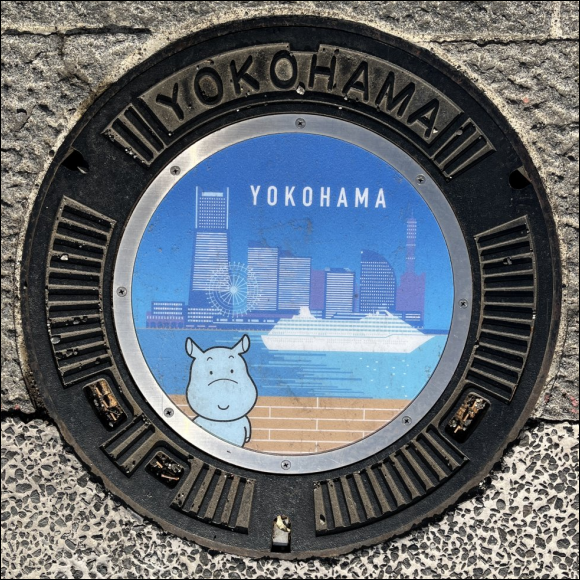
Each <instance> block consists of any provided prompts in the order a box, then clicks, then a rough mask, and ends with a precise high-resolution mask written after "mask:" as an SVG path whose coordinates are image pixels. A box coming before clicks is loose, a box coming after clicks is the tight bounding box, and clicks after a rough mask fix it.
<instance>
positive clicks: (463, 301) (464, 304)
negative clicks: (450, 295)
mask: <svg viewBox="0 0 580 580" xmlns="http://www.w3.org/2000/svg"><path fill="white" fill-rule="evenodd" d="M468 306H469V302H468V301H467V300H466V299H465V298H462V299H461V300H460V301H459V307H460V308H467V307H468Z"/></svg>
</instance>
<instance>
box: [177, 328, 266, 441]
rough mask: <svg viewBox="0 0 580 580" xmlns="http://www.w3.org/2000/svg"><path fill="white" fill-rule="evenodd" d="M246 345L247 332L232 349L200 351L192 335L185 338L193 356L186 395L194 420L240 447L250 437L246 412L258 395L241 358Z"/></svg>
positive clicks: (246, 349)
mask: <svg viewBox="0 0 580 580" xmlns="http://www.w3.org/2000/svg"><path fill="white" fill-rule="evenodd" d="M249 348H250V338H249V336H248V335H246V334H244V336H243V337H242V339H241V340H240V341H239V342H238V343H237V344H236V345H235V346H233V347H232V348H227V347H224V346H215V347H213V348H208V349H207V350H202V349H201V348H199V346H197V344H195V342H193V340H192V339H191V338H188V339H187V340H186V341H185V350H186V352H187V354H188V355H189V356H190V357H191V358H192V359H193V362H192V363H191V370H190V372H189V384H188V385H187V392H186V396H187V402H188V403H189V405H190V407H191V408H192V409H193V411H194V412H195V413H197V417H196V418H195V420H194V423H196V424H197V425H199V426H200V427H203V428H204V429H205V430H206V431H209V432H210V433H212V434H213V435H215V436H216V437H220V438H221V439H224V440H225V441H228V442H229V443H233V444H234V445H239V446H240V447H243V446H244V444H245V443H247V442H248V441H249V440H250V437H251V434H252V427H251V425H250V421H249V419H248V417H247V416H246V415H247V414H248V413H249V412H250V411H251V410H252V408H253V407H254V405H255V404H256V399H257V398H258V391H257V389H256V385H255V384H254V381H253V380H252V377H251V376H250V373H249V372H248V365H247V364H246V361H245V360H244V358H243V357H242V354H244V353H245V352H248V350H249Z"/></svg>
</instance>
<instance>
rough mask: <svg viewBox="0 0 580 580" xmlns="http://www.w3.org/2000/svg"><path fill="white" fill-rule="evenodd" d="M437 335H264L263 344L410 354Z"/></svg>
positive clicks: (316, 349) (304, 348) (314, 349)
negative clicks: (358, 336)
mask: <svg viewBox="0 0 580 580" xmlns="http://www.w3.org/2000/svg"><path fill="white" fill-rule="evenodd" d="M434 336H435V335H434V334H421V335H418V336H409V335H400V334H399V335H397V334H393V335H390V336H388V337H360V338H357V337H348V336H275V335H271V334H270V335H264V336H262V341H263V342H264V344H265V345H266V347H267V348H268V350H290V351H293V350H297V351H318V352H389V353H402V354H404V353H410V352H413V351H414V350H415V349H416V348H419V347H420V346H421V345H422V344H425V343H426V342H427V341H428V340H430V339H432V338H433V337H434Z"/></svg>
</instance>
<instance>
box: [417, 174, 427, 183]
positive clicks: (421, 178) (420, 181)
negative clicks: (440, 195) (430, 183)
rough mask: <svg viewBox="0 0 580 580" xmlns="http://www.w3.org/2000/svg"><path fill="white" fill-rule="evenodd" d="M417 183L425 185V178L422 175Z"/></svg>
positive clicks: (418, 177) (418, 176)
mask: <svg viewBox="0 0 580 580" xmlns="http://www.w3.org/2000/svg"><path fill="white" fill-rule="evenodd" d="M417 183H425V176H424V175H422V174H420V175H417Z"/></svg>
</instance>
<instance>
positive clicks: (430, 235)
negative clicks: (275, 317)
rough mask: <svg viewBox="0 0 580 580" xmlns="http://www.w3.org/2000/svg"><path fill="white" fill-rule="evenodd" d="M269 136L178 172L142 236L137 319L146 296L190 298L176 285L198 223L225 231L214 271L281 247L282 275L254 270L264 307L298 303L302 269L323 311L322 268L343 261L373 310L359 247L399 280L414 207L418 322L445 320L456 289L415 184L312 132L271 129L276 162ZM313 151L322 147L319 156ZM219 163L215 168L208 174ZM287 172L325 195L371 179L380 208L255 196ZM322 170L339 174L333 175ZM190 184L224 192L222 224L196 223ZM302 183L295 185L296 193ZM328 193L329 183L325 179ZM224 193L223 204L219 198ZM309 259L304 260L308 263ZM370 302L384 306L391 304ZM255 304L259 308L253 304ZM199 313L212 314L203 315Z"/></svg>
mask: <svg viewBox="0 0 580 580" xmlns="http://www.w3.org/2000/svg"><path fill="white" fill-rule="evenodd" d="M272 139H274V137H272ZM272 139H270V138H268V137H266V138H258V139H254V140H252V141H249V142H247V143H246V142H245V143H242V144H239V145H236V147H234V148H232V149H233V150H235V155H234V154H233V150H232V151H230V150H224V151H222V152H220V153H219V154H216V155H214V156H212V158H209V159H208V160H207V161H205V162H203V163H202V164H200V165H199V166H198V167H196V168H195V169H194V170H192V171H190V172H188V173H187V174H185V175H184V176H182V178H181V179H180V180H179V181H178V182H177V183H176V184H175V185H174V186H173V188H172V189H171V190H170V192H169V194H168V195H167V196H166V197H165V198H164V199H163V201H162V202H161V203H160V205H159V206H158V208H157V210H156V212H155V214H154V216H153V217H152V218H151V220H150V223H149V225H148V227H147V231H146V234H145V235H144V236H143V238H142V240H141V245H140V248H139V251H138V256H137V260H136V263H135V269H134V284H133V290H132V300H133V305H134V315H135V320H136V324H137V326H142V325H143V323H144V321H145V317H146V313H147V311H151V303H152V302H153V301H157V300H162V301H166V302H185V303H187V304H189V303H190V298H191V296H187V292H186V293H185V294H184V293H183V290H180V288H183V287H184V286H185V288H187V287H188V286H189V288H190V291H191V292H193V287H194V284H193V282H194V276H193V272H192V270H191V268H190V266H192V265H193V260H194V253H195V250H196V244H197V247H198V250H200V249H201V248H202V247H203V243H205V242H207V237H208V235H209V234H210V230H209V229H205V230H203V231H202V230H201V229H200V228H196V225H201V226H203V225H204V223H205V224H206V226H208V227H209V226H211V227H212V228H214V230H219V229H221V230H222V232H221V234H222V247H223V249H222V252H221V254H220V255H221V256H222V257H221V259H220V260H219V262H220V264H221V265H220V267H219V268H218V267H216V265H215V264H214V268H213V270H212V272H215V271H216V270H219V269H220V268H221V269H223V268H227V266H226V259H227V258H229V259H228V260H227V261H228V263H229V264H238V265H242V266H244V267H245V268H249V269H250V270H255V265H254V264H252V263H251V262H252V260H251V259H249V256H248V246H251V247H253V248H255V250H254V251H255V252H256V251H257V252H259V251H260V250H256V249H257V248H261V251H262V252H263V251H265V250H264V248H266V247H267V248H271V249H274V250H272V251H273V252H274V253H275V252H278V254H277V260H275V259H274V261H278V262H279V263H280V265H281V270H280V271H281V273H282V274H281V278H280V280H277V279H276V278H277V277H278V276H279V275H280V273H279V272H278V271H277V270H276V268H273V267H272V265H271V266H270V270H269V272H270V274H268V269H267V268H266V272H262V273H260V271H259V269H258V272H257V277H258V278H260V276H261V277H262V284H261V286H262V289H263V288H264V283H265V281H266V279H267V278H268V279H269V281H270V283H271V284H272V286H273V287H274V288H273V289H272V292H273V294H272V295H271V296H270V299H269V308H270V310H269V311H270V312H272V311H274V310H275V309H278V308H280V309H284V310H285V309H286V307H288V308H289V309H290V308H292V307H298V306H300V305H302V304H303V303H304V302H305V294H306V292H307V291H308V290H307V283H306V282H307V278H308V274H309V275H310V290H309V291H310V300H309V303H310V306H311V308H312V309H313V310H322V309H324V286H325V279H326V274H325V268H346V269H349V270H351V271H352V272H354V274H355V275H354V278H355V280H354V282H355V285H354V294H355V297H354V300H353V308H354V309H355V310H361V309H362V310H363V311H364V310H368V309H374V308H375V305H372V304H371V305H369V303H368V301H367V300H366V299H365V292H366V293H367V296H368V295H369V294H368V293H369V292H371V294H372V291H376V290H377V288H376V285H375V286H373V285H372V284H370V285H369V284H365V283H364V278H365V276H364V274H363V275H362V278H363V279H362V280H361V273H362V272H361V270H362V267H361V252H362V251H366V252H374V253H376V254H377V255H380V256H382V257H383V258H384V260H386V262H388V264H389V266H390V267H391V268H392V270H393V272H394V275H395V277H396V281H397V283H398V282H399V281H400V277H401V276H402V274H403V273H404V272H405V268H406V254H407V253H408V252H407V248H406V234H407V223H406V220H407V218H408V217H409V216H410V215H414V216H415V219H416V220H417V223H418V224H419V229H418V232H417V240H416V243H417V251H416V256H415V263H416V266H415V268H416V271H417V272H420V273H423V272H424V273H425V274H426V278H427V279H428V281H429V283H428V285H427V287H426V289H425V313H426V314H425V316H426V320H425V325H426V327H429V328H441V329H445V328H448V325H449V322H450V315H451V304H452V302H451V300H450V298H451V297H452V289H453V284H452V275H451V267H450V262H449V259H448V253H447V250H446V246H445V241H444V238H443V236H442V235H441V231H440V229H439V227H438V225H437V222H436V220H435V219H434V216H433V214H432V213H431V212H430V210H429V208H428V206H427V205H426V204H425V202H424V201H423V200H422V199H421V197H420V196H419V195H418V194H417V192H416V191H415V189H414V188H413V186H412V185H410V184H409V182H407V181H406V180H404V179H403V178H402V177H401V176H400V175H399V174H398V173H397V172H396V171H394V170H393V169H392V168H391V167H390V166H389V165H388V164H386V163H384V161H382V160H380V159H378V158H374V157H373V156H372V155H369V154H368V153H367V152H364V151H361V150H359V149H358V148H356V147H353V146H352V145H350V144H346V143H344V142H340V141H338V140H331V141H333V147H331V148H330V149H329V148H328V143H326V141H328V140H327V139H324V138H318V137H317V136H312V135H309V136H306V135H304V136H300V135H292V136H287V135H281V136H277V137H276V143H277V144H276V147H277V148H278V149H279V150H280V162H279V163H275V162H273V161H272V160H271V159H269V158H268V157H267V156H266V155H265V153H266V152H268V154H270V152H271V147H272V146H271V140H272ZM321 140H324V141H325V146H326V148H323V149H321V148H320V147H318V148H317V145H318V143H317V142H318V141H321ZM320 151H323V153H324V155H322V156H321V154H320ZM341 155H342V157H341ZM338 159H341V163H340V169H338V167H337V166H336V163H337V160H338ZM345 160H346V163H345ZM294 166H296V167H300V170H299V173H294V174H293V173H292V172H293V171H297V170H295V169H293V167H294ZM365 166H366V170H365V169H364V167H365ZM216 171H217V172H218V173H216V174H214V173H213V172H216ZM337 172H338V173H337ZM341 173H342V175H340V174H341ZM218 174H219V175H221V176H226V175H235V177H234V178H232V179H227V178H226V179H225V180H224V181H222V182H221V183H220V179H221V178H220V179H218V180H216V179H215V175H218ZM286 174H293V175H295V174H300V175H301V183H302V184H303V185H304V186H305V185H306V184H312V188H313V189H314V190H315V192H317V191H320V190H321V189H322V186H323V185H324V182H326V183H328V184H329V187H330V188H331V189H330V193H331V196H333V197H332V199H334V196H335V195H338V192H339V191H340V190H341V189H342V187H343V186H344V187H346V188H347V191H348V192H349V195H350V192H355V190H356V189H357V188H358V189H360V190H361V191H363V190H364V189H366V187H367V186H368V187H369V190H370V191H371V194H372V192H376V191H377V190H378V189H380V188H381V187H383V188H384V191H385V199H386V206H387V211H385V210H384V209H383V208H375V207H374V205H373V206H372V207H371V205H372V204H369V207H368V208H365V207H358V208H355V207H354V206H353V205H349V207H348V208H343V207H341V208H336V207H333V206H332V205H331V207H324V208H322V209H320V208H318V206H317V203H314V204H313V206H312V207H311V208H304V207H302V206H300V207H298V206H297V207H290V206H289V207H284V206H281V205H280V203H278V205H276V206H269V205H268V204H267V203H266V198H260V197H258V205H254V204H253V197H252V188H251V186H252V184H255V183H280V182H282V183H284V181H282V179H284V178H283V177H282V178H281V177H280V176H281V175H286ZM256 175H258V176H259V178H258V179H259V181H257V180H256ZM322 175H325V176H326V177H321V176H322ZM329 175H339V177H337V178H336V179H335V180H334V181H332V179H329V178H328V176H329ZM302 178H303V180H302ZM317 180H318V181H317ZM296 181H297V180H296V179H292V180H287V181H286V182H290V183H296ZM196 187H199V190H200V191H204V192H206V193H207V192H209V193H218V194H219V193H220V192H221V193H222V194H223V193H224V192H226V194H227V196H226V197H227V203H228V213H227V216H226V217H227V229H224V227H223V223H218V222H213V223H210V222H208V221H207V219H209V217H208V218H207V219H205V220H204V219H201V223H200V217H198V215H197V212H196ZM228 188H229V190H228ZM301 188H302V185H301V184H300V183H299V184H298V185H297V191H298V190H299V189H301ZM267 189H268V188H267V187H266V186H264V187H262V193H261V194H260V195H262V194H264V191H267ZM325 191H328V188H327V187H325ZM217 197H218V198H219V195H218V196H217ZM223 199H224V203H225V201H226V199H225V198H223ZM260 200H262V201H260ZM206 201H207V202H208V204H207V207H206V208H205V209H206V210H207V211H209V212H210V213H209V214H208V216H210V214H211V211H210V209H211V208H210V206H212V205H213V206H214V209H215V203H213V202H215V201H216V199H215V198H214V199H213V200H212V199H211V198H210V199H207V200H206ZM208 208H209V209H208ZM214 217H215V216H214ZM353 228H354V229H353ZM211 237H213V238H214V239H213V242H215V241H216V239H217V238H216V235H213V234H212V236H211ZM202 242H203V243H202ZM275 248H278V250H275ZM198 255H199V253H198ZM305 261H306V263H305ZM363 261H365V260H363ZM308 262H309V264H310V268H308V267H307V263H308ZM371 265H372V264H371ZM201 272H202V270H199V272H198V275H197V282H198V283H199V282H200V280H202V279H203V277H200V276H201ZM292 276H293V277H294V278H293V279H292ZM208 280H209V271H208V272H207V273H206V276H205V282H204V284H205V286H204V288H207V283H208ZM392 282H393V280H392V277H391V288H390V289H389V291H388V292H387V293H386V294H388V296H390V298H389V297H388V300H390V302H392V296H393V289H392V285H393V284H392ZM279 285H280V289H279V295H278V286H279ZM197 288H198V290H199V291H200V295H199V296H198V297H199V298H200V299H202V300H201V302H200V303H199V305H200V306H202V305H203V306H206V307H207V306H209V305H208V304H207V302H205V304H202V302H204V299H205V297H204V296H203V293H204V291H203V289H202V288H201V287H200V286H199V285H198V286H197ZM300 289H301V290H300ZM450 293H451V294H450ZM262 294H263V292H262ZM448 296H449V298H447V297H448ZM441 297H443V302H442V301H441ZM383 298H384V297H383ZM376 306H377V307H379V308H382V307H387V308H388V306H389V302H388V301H387V302H386V303H383V304H378V305H376ZM196 310H197V312H195V313H191V312H188V314H187V318H188V319H191V316H192V315H194V317H197V318H199V317H203V316H205V314H207V312H205V314H204V312H203V310H207V308H204V309H196ZM253 310H254V311H258V310H261V308H260V307H259V306H256V305H254V307H253ZM206 321H207V322H209V318H207V319H206Z"/></svg>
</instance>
